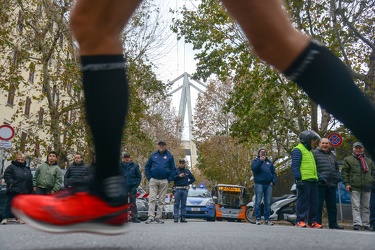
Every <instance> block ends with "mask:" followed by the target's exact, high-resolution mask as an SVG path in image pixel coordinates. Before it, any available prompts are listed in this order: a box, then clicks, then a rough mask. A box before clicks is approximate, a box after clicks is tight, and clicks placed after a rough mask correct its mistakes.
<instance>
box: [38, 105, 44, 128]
mask: <svg viewBox="0 0 375 250" xmlns="http://www.w3.org/2000/svg"><path fill="white" fill-rule="evenodd" d="M43 116H44V109H43V108H40V110H39V120H38V126H43Z"/></svg>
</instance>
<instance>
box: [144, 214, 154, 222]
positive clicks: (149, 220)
mask: <svg viewBox="0 0 375 250" xmlns="http://www.w3.org/2000/svg"><path fill="white" fill-rule="evenodd" d="M154 221H155V220H154V217H152V216H150V217H148V219H147V220H146V221H145V223H146V224H151V223H152V222H154Z"/></svg>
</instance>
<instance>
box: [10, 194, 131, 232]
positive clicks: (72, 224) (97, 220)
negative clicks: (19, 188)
mask: <svg viewBox="0 0 375 250" xmlns="http://www.w3.org/2000/svg"><path fill="white" fill-rule="evenodd" d="M131 207H132V205H131V204H123V205H120V206H111V205H109V204H108V203H107V202H105V201H104V200H102V199H101V198H99V197H98V196H96V195H93V194H90V193H88V192H82V191H81V192H68V191H67V192H63V193H61V194H56V195H19V196H16V197H14V199H13V200H12V212H13V213H14V215H15V216H16V217H17V218H21V219H22V220H24V221H25V222H26V223H27V224H29V225H30V226H32V227H34V228H36V229H39V230H42V231H47V232H51V233H73V232H87V233H97V234H108V235H113V234H121V233H124V232H125V227H124V224H125V223H127V222H128V221H129V220H130V219H131V216H130V213H131V212H130V211H131Z"/></svg>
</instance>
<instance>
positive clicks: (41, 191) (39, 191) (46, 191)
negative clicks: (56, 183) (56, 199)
mask: <svg viewBox="0 0 375 250" xmlns="http://www.w3.org/2000/svg"><path fill="white" fill-rule="evenodd" d="M51 191H52V188H41V187H36V192H35V193H37V194H51Z"/></svg>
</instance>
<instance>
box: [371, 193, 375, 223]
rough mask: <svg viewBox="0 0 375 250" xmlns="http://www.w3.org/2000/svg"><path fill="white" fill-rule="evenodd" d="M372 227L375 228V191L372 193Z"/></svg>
mask: <svg viewBox="0 0 375 250" xmlns="http://www.w3.org/2000/svg"><path fill="white" fill-rule="evenodd" d="M370 225H371V226H375V190H374V189H372V191H371V198H370Z"/></svg>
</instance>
